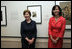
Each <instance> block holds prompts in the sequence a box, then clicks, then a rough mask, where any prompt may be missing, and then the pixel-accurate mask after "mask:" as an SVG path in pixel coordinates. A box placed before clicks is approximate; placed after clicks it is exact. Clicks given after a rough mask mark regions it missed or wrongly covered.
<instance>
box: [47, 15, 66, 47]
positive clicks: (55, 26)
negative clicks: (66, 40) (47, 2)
mask: <svg viewBox="0 0 72 49" xmlns="http://www.w3.org/2000/svg"><path fill="white" fill-rule="evenodd" d="M65 24H66V20H65V18H63V17H62V16H60V17H59V19H58V21H57V22H56V21H55V17H51V18H50V20H49V28H48V35H49V39H48V48H62V45H63V36H64V31H65ZM50 35H52V37H53V39H56V38H57V37H59V38H60V39H59V40H58V42H57V44H56V45H54V44H53V42H52V40H51V38H50Z"/></svg>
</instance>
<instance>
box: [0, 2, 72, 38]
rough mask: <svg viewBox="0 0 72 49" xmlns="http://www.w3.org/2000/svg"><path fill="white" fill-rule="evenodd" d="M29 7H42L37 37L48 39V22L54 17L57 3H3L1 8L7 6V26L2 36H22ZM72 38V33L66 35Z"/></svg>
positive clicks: (2, 30) (3, 28)
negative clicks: (52, 12) (25, 13)
mask: <svg viewBox="0 0 72 49" xmlns="http://www.w3.org/2000/svg"><path fill="white" fill-rule="evenodd" d="M29 5H42V24H37V31H38V32H37V36H38V37H48V22H49V18H50V17H52V15H51V10H52V7H53V6H54V5H55V1H1V6H6V10H7V11H6V12H7V26H6V27H2V26H1V36H21V35H20V24H21V22H22V21H23V20H24V17H23V11H24V10H25V9H27V6H29ZM65 37H71V31H69V32H67V33H65Z"/></svg>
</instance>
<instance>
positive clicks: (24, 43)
mask: <svg viewBox="0 0 72 49" xmlns="http://www.w3.org/2000/svg"><path fill="white" fill-rule="evenodd" d="M21 41H22V48H35V41H34V42H33V44H31V45H29V43H28V42H27V41H26V40H25V39H22V40H21Z"/></svg>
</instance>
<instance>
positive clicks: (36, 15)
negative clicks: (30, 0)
mask: <svg viewBox="0 0 72 49" xmlns="http://www.w3.org/2000/svg"><path fill="white" fill-rule="evenodd" d="M27 9H28V10H30V12H31V19H32V20H34V21H35V22H36V23H37V24H41V23H42V6H41V5H30V6H27Z"/></svg>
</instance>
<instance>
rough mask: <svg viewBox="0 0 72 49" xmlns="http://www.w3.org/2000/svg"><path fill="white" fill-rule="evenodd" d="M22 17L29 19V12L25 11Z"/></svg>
mask: <svg viewBox="0 0 72 49" xmlns="http://www.w3.org/2000/svg"><path fill="white" fill-rule="evenodd" d="M24 17H25V19H26V20H28V19H30V15H29V13H28V12H26V13H25V15H24Z"/></svg>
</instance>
